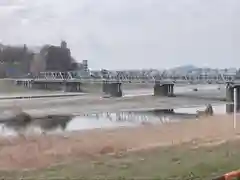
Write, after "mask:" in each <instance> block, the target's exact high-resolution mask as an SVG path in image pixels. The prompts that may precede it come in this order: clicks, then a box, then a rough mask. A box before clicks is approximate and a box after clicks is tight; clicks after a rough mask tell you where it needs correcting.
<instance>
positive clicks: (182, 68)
mask: <svg viewBox="0 0 240 180" xmlns="http://www.w3.org/2000/svg"><path fill="white" fill-rule="evenodd" d="M194 69H198V67H196V66H193V65H185V66H178V67H175V68H172V69H169V71H172V72H173V71H174V72H176V73H187V72H189V71H192V70H194Z"/></svg>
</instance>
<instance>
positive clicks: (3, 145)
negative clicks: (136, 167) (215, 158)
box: [0, 116, 240, 169]
mask: <svg viewBox="0 0 240 180" xmlns="http://www.w3.org/2000/svg"><path fill="white" fill-rule="evenodd" d="M239 119H240V118H239ZM238 133H240V125H239V126H238V127H237V129H236V130H233V125H232V116H215V117H211V118H205V119H201V120H194V121H184V122H182V123H175V124H165V125H158V126H151V125H145V126H142V127H139V128H119V129H114V130H100V129H99V130H91V131H82V132H74V133H69V134H67V135H65V136H56V135H54V136H53V135H51V136H50V135H49V136H45V135H42V136H40V137H39V136H38V137H27V138H24V137H18V138H12V139H10V138H8V139H6V138H5V139H4V138H2V139H0V159H1V161H0V169H22V168H40V167H46V166H49V165H52V164H54V163H58V162H67V161H71V160H74V159H76V158H85V157H93V156H94V155H99V154H105V153H118V152H119V151H126V150H141V149H144V148H151V147H156V146H165V145H171V144H179V143H183V142H189V141H193V140H195V141H196V145H197V144H198V143H204V142H209V141H219V140H229V139H232V138H235V137H236V136H237V135H238Z"/></svg>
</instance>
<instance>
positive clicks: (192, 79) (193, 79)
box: [35, 71, 236, 83]
mask: <svg viewBox="0 0 240 180" xmlns="http://www.w3.org/2000/svg"><path fill="white" fill-rule="evenodd" d="M35 79H39V80H76V79H77V80H78V79H79V80H89V81H91V80H92V81H94V80H95V81H97V80H99V81H101V80H109V81H121V82H140V83H141V82H155V81H158V80H159V81H173V82H174V81H175V82H176V81H178V82H181V81H182V82H188V83H197V82H199V83H226V82H233V81H234V80H236V76H234V75H225V74H220V73H219V74H213V75H202V74H200V75H192V74H186V75H176V74H166V73H160V72H159V73H155V74H154V75H152V74H151V72H149V73H144V74H141V73H140V74H124V73H117V72H115V73H107V74H106V73H105V74H101V72H99V73H97V74H96V73H95V74H94V73H91V72H90V73H89V74H87V75H84V76H83V75H79V73H78V72H76V71H69V72H41V73H39V75H38V76H37V77H35Z"/></svg>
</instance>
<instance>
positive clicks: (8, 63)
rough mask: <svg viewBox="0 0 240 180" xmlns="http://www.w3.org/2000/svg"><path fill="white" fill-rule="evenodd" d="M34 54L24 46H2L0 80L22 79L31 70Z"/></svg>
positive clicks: (0, 52) (0, 50)
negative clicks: (7, 78) (8, 78)
mask: <svg viewBox="0 0 240 180" xmlns="http://www.w3.org/2000/svg"><path fill="white" fill-rule="evenodd" d="M32 58H33V53H32V52H31V51H30V50H29V49H28V48H27V46H26V45H23V46H5V45H0V78H4V77H12V78H14V77H21V76H24V75H26V74H27V73H28V72H29V70H30V65H31V60H32Z"/></svg>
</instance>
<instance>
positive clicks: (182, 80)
mask: <svg viewBox="0 0 240 180" xmlns="http://www.w3.org/2000/svg"><path fill="white" fill-rule="evenodd" d="M16 83H17V84H19V85H24V86H26V87H28V88H36V89H52V90H53V89H54V90H60V89H61V90H64V91H70V92H79V91H80V92H81V91H82V90H81V86H82V85H83V84H84V83H92V84H95V83H96V84H97V83H100V84H102V91H103V93H105V94H107V95H109V96H111V97H122V94H123V92H122V86H121V85H122V84H124V83H129V84H150V85H152V86H153V89H154V95H155V96H169V97H173V96H174V85H176V84H177V85H178V84H185V85H186V84H225V85H226V89H227V91H226V92H227V93H226V99H227V100H228V101H231V102H232V101H233V94H234V93H233V92H234V91H233V89H234V88H236V89H237V94H238V97H239V103H240V79H239V78H238V77H237V75H236V74H232V75H227V74H223V73H214V74H210V75H208V74H191V73H187V74H186V75H177V74H174V73H173V74H169V73H166V72H165V71H161V72H160V71H154V72H153V71H144V72H142V73H127V72H122V71H107V72H103V71H98V72H97V71H95V72H89V75H88V76H81V75H79V72H76V71H75V72H74V71H71V72H41V73H39V75H37V76H34V77H33V76H27V77H25V78H20V79H16Z"/></svg>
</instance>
